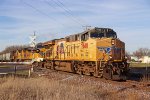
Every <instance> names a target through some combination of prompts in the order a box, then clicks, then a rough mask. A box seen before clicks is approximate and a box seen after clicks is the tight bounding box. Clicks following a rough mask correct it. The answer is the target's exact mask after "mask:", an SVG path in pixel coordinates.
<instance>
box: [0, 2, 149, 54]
mask: <svg viewBox="0 0 150 100" xmlns="http://www.w3.org/2000/svg"><path fill="white" fill-rule="evenodd" d="M86 25H88V26H91V27H102V28H112V29H113V30H114V31H116V32H117V34H118V38H119V39H120V40H122V41H123V42H125V44H126V51H128V52H133V51H135V50H137V49H138V48H141V47H142V48H150V1H149V0H0V51H1V50H3V49H5V47H7V46H11V45H24V44H29V41H30V40H29V36H30V35H32V34H33V33H34V32H35V33H36V35H37V42H44V41H48V40H51V39H56V38H62V37H65V36H67V35H70V34H74V33H79V32H82V31H84V27H83V26H86Z"/></svg>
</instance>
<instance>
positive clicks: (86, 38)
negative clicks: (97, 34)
mask: <svg viewBox="0 0 150 100" xmlns="http://www.w3.org/2000/svg"><path fill="white" fill-rule="evenodd" d="M88 39H89V34H88V33H84V34H82V35H81V41H87V40H88Z"/></svg>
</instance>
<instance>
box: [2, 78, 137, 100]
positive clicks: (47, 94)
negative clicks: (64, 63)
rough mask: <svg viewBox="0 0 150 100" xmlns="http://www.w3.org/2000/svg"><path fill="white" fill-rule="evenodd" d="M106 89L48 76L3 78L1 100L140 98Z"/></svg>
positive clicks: (129, 99) (133, 94) (117, 99)
mask: <svg viewBox="0 0 150 100" xmlns="http://www.w3.org/2000/svg"><path fill="white" fill-rule="evenodd" d="M119 93H120V92H118V93H117V92H116V91H113V90H105V89H103V88H102V87H101V86H94V85H89V84H74V83H72V82H68V81H67V82H61V81H58V80H53V79H51V80H50V79H47V78H42V77H41V78H30V79H24V78H15V79H14V78H11V77H10V78H1V79H0V100H103V99H106V100H107V99H108V100H109V99H110V100H120V99H122V98H124V99H126V100H135V99H138V94H136V93H131V92H130V93H128V94H126V95H124V93H123V96H119V95H118V94H119Z"/></svg>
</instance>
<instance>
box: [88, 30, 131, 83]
mask: <svg viewBox="0 0 150 100" xmlns="http://www.w3.org/2000/svg"><path fill="white" fill-rule="evenodd" d="M88 34H89V35H87V36H89V37H88V39H89V40H95V41H93V42H95V45H96V46H95V47H96V48H95V49H96V61H97V62H99V63H100V65H99V67H102V68H103V77H105V78H107V79H113V80H120V79H123V80H125V79H126V75H125V74H126V73H127V71H128V64H127V62H126V59H125V43H124V42H122V41H121V40H119V39H118V38H117V34H116V32H115V31H113V30H112V29H109V28H95V29H94V30H91V31H90V32H88Z"/></svg>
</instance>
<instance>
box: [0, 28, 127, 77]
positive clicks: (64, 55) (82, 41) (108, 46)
mask: <svg viewBox="0 0 150 100" xmlns="http://www.w3.org/2000/svg"><path fill="white" fill-rule="evenodd" d="M3 55H5V56H6V55H7V56H9V57H10V58H9V57H4V56H3ZM3 57H4V58H5V59H4V58H3ZM7 58H9V59H7ZM0 61H12V62H14V61H17V62H20V61H31V62H32V65H33V66H34V68H38V67H42V68H47V69H51V70H59V71H66V72H72V73H76V74H81V75H90V76H94V77H104V78H105V79H109V80H126V79H127V74H128V71H129V64H128V63H127V59H126V57H125V43H124V42H123V41H121V40H120V39H119V38H118V37H117V33H116V32H115V31H114V30H113V29H111V28H98V27H95V28H93V29H89V30H86V31H84V32H81V33H77V34H72V35H69V36H66V37H64V38H60V39H53V40H50V41H46V42H43V43H40V44H37V46H36V48H30V49H29V48H24V49H22V50H15V51H13V52H10V54H9V53H5V54H1V55H0Z"/></svg>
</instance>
